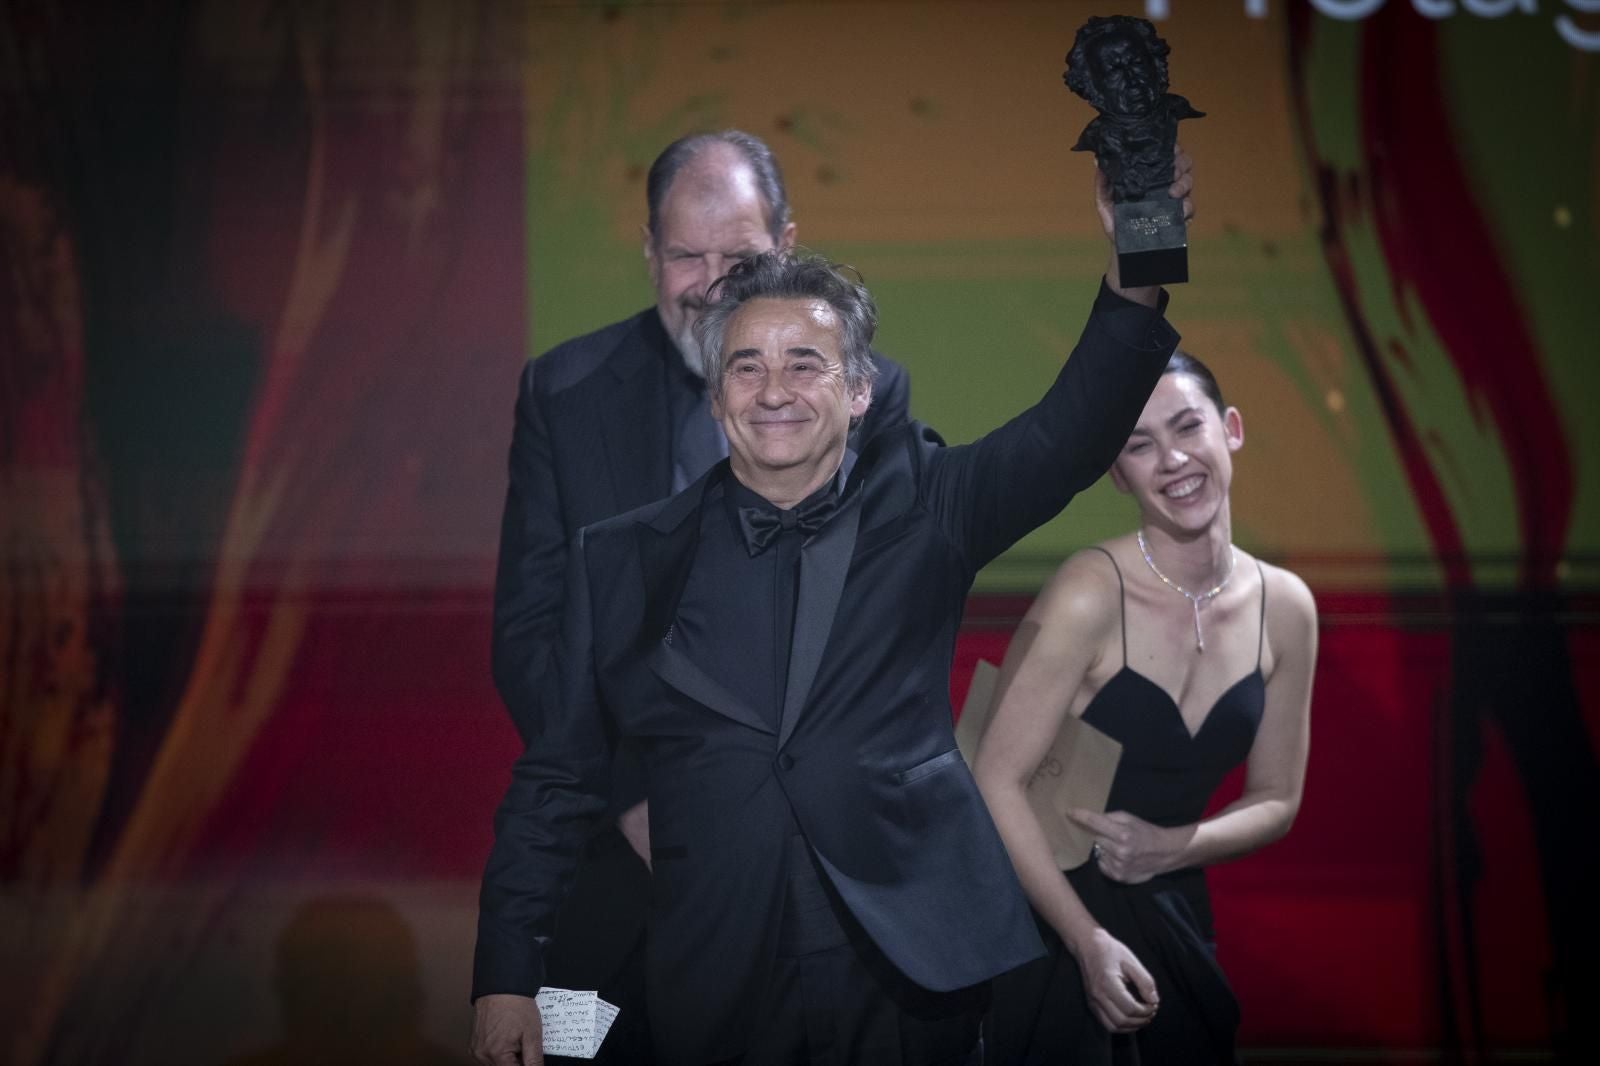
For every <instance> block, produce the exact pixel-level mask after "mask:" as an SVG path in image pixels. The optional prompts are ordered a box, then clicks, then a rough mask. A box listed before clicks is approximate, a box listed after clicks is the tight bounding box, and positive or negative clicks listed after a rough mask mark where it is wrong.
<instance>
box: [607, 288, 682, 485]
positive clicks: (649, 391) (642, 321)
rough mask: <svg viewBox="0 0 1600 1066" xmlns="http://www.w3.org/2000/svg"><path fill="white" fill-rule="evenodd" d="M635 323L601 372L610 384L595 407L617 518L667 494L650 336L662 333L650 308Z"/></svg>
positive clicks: (662, 381)
mask: <svg viewBox="0 0 1600 1066" xmlns="http://www.w3.org/2000/svg"><path fill="white" fill-rule="evenodd" d="M637 319H638V321H636V322H635V324H634V328H633V330H632V331H630V332H629V334H628V335H627V336H626V337H624V338H623V340H622V342H621V343H619V344H618V345H617V347H616V349H615V351H614V353H613V354H612V357H611V358H610V359H609V360H608V361H607V364H606V371H605V372H606V373H608V374H610V375H611V376H612V378H613V379H614V380H613V384H612V387H611V389H610V390H609V394H608V395H606V396H604V397H602V401H603V402H602V403H601V404H600V405H599V417H600V421H601V422H602V424H603V425H604V427H605V432H604V433H603V434H601V436H600V439H601V440H602V441H603V442H604V447H605V450H606V465H607V467H608V468H609V469H610V472H611V487H612V490H613V491H614V492H615V493H616V505H617V506H616V510H615V511H614V512H613V513H616V514H620V513H621V512H623V511H631V510H632V509H633V508H635V507H642V506H644V505H645V504H647V503H650V502H652V501H654V500H659V499H660V498H661V497H663V496H665V495H667V494H668V493H669V492H671V491H672V441H671V427H670V426H669V425H668V423H669V422H670V418H669V417H668V411H667V393H666V370H665V365H664V363H663V362H662V359H663V357H662V354H661V352H660V351H658V349H657V346H656V344H655V334H657V333H663V331H662V330H661V325H660V321H659V320H658V319H657V318H656V311H655V309H654V308H651V309H650V310H648V311H645V312H643V313H642V314H641V315H639V316H637ZM651 327H654V328H653V329H652V328H651ZM663 338H664V333H663ZM673 358H677V356H676V355H673Z"/></svg>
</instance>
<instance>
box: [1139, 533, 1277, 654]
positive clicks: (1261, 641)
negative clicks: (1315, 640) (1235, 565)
mask: <svg viewBox="0 0 1600 1066" xmlns="http://www.w3.org/2000/svg"><path fill="white" fill-rule="evenodd" d="M1256 573H1257V574H1259V575H1260V576H1261V632H1260V633H1259V634H1257V636H1256V669H1257V670H1259V669H1261V649H1262V647H1264V646H1265V644H1266V641H1267V575H1266V572H1265V571H1264V570H1262V569H1261V560H1260V559H1257V560H1256ZM1124 639H1126V638H1124ZM1123 654H1124V655H1126V654H1127V652H1123Z"/></svg>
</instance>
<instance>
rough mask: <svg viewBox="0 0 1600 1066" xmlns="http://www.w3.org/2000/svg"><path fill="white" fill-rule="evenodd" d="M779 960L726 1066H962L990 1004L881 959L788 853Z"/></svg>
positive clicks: (806, 867) (972, 992)
mask: <svg viewBox="0 0 1600 1066" xmlns="http://www.w3.org/2000/svg"><path fill="white" fill-rule="evenodd" d="M788 876H789V884H788V895H787V899H786V903H785V907H784V913H783V918H782V929H781V932H780V935H779V947H778V958H777V961H776V963H775V964H774V966H773V970H772V978H771V981H770V982H769V984H768V986H767V990H766V994H765V995H764V996H763V998H762V1005H761V1007H760V1008H759V1010H758V1012H757V1017H756V1019H755V1024H754V1025H753V1026H752V1030H751V1032H752V1035H751V1039H750V1045H749V1047H748V1048H747V1049H746V1050H745V1053H744V1055H742V1056H740V1057H738V1058H735V1059H732V1060H728V1063H727V1066H947V1064H948V1066H963V1064H965V1063H968V1062H969V1061H970V1056H971V1055H972V1053H973V1050H974V1048H975V1047H976V1046H977V1043H978V1028H979V1024H980V1022H981V1020H982V1017H983V1014H984V1011H985V1010H986V1009H987V1007H988V1004H989V986H988V983H987V982H985V983H984V984H981V985H976V986H974V987H971V988H965V989H959V990H957V991H954V992H930V991H928V990H927V989H925V988H922V987H920V986H918V985H916V984H913V983H912V982H911V981H909V980H908V979H907V978H906V977H905V976H904V975H902V974H901V973H900V971H899V970H897V969H896V968H895V967H894V965H893V964H892V963H891V962H889V960H888V959H886V958H885V957H884V955H883V953H882V952H881V951H879V950H878V948H877V945H875V944H874V943H873V942H872V940H871V938H870V937H868V936H867V934H866V932H865V931H864V930H862V929H861V927H860V925H859V924H857V923H856V921H855V919H854V918H852V917H851V915H850V913H849V911H848V910H847V909H846V908H845V907H844V905H843V903H842V902H840V901H839V899H838V898H837V896H836V895H835V894H834V892H833V889H832V887H831V886H830V885H829V884H828V883H827V881H826V878H825V877H824V875H823V874H822V872H821V871H820V870H819V869H817V867H816V864H815V860H814V859H813V858H812V855H811V850H810V848H808V847H807V846H806V844H805V840H804V838H802V837H800V836H794V837H792V838H791V840H790V847H789V875H788Z"/></svg>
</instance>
